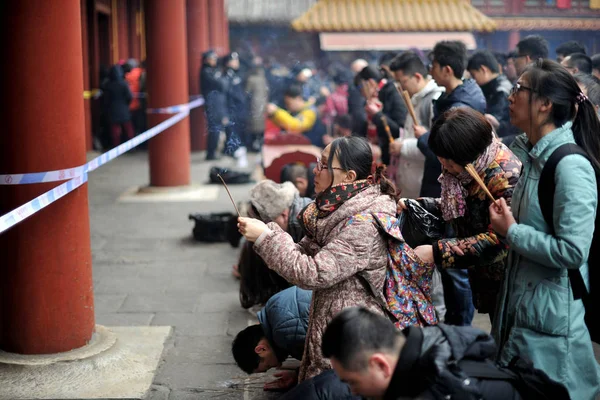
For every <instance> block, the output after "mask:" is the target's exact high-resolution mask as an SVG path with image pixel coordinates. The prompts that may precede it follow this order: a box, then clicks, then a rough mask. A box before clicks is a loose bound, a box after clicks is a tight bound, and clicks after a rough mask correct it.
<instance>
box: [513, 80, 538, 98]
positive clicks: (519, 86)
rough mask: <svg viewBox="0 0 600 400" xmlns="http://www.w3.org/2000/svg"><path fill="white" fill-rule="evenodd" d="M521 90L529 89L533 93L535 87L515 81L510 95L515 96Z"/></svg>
mask: <svg viewBox="0 0 600 400" xmlns="http://www.w3.org/2000/svg"><path fill="white" fill-rule="evenodd" d="M521 90H529V91H530V92H532V93H533V89H532V88H530V87H527V86H523V85H521V84H520V83H518V82H517V83H515V85H514V86H513V87H512V89H510V95H511V96H514V95H516V94H517V93H519V92H520V91H521Z"/></svg>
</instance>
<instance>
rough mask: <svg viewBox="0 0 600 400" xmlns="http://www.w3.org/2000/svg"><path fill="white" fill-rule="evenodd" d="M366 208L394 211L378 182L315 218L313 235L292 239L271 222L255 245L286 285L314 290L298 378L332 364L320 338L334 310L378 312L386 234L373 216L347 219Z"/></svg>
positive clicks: (382, 300) (379, 311) (386, 211)
mask: <svg viewBox="0 0 600 400" xmlns="http://www.w3.org/2000/svg"><path fill="white" fill-rule="evenodd" d="M370 212H377V213H383V214H386V215H389V216H394V215H395V214H396V203H395V201H394V200H393V199H392V198H391V197H389V196H387V195H382V194H381V192H380V190H379V187H377V186H371V187H368V188H366V189H365V190H363V191H362V192H360V193H358V194H356V195H355V196H354V197H352V198H351V199H349V200H348V201H346V202H345V203H343V204H342V205H341V206H340V207H339V208H338V209H337V210H336V211H334V212H332V213H331V214H329V215H328V216H327V217H325V218H322V219H319V220H318V221H317V229H316V235H315V236H314V238H310V237H309V236H305V237H304V239H302V241H301V242H300V243H298V244H295V243H294V241H293V240H292V238H291V237H290V235H288V234H287V233H286V232H284V231H283V230H282V229H281V228H279V226H278V225H277V224H275V223H270V224H268V226H269V228H270V230H271V231H270V232H268V233H265V234H263V235H261V237H260V238H259V239H258V240H257V241H256V243H255V244H254V249H255V251H256V252H257V254H259V255H260V256H261V257H262V258H263V260H264V261H265V263H266V264H267V266H268V267H269V268H271V269H272V270H274V271H276V272H277V273H278V274H280V275H281V276H282V277H283V278H285V279H286V280H287V281H288V282H290V283H291V284H294V285H297V286H298V287H300V288H302V289H307V290H312V291H313V297H312V302H311V308H310V316H309V321H308V332H307V337H306V344H305V348H304V355H303V357H302V364H301V366H300V375H299V380H300V381H303V380H305V379H309V378H312V377H314V376H316V375H318V374H320V373H321V372H323V371H324V370H327V369H330V368H331V365H330V364H329V361H327V360H326V359H325V358H323V354H322V352H321V338H322V336H323V332H324V330H325V328H326V327H327V324H328V323H329V322H330V321H331V320H332V319H333V317H334V316H335V315H336V314H337V313H339V312H340V311H342V310H343V309H344V308H347V307H353V306H363V307H366V308H368V309H370V310H372V311H374V312H377V313H380V314H383V309H382V307H381V305H380V304H383V303H384V302H385V298H384V297H383V286H384V280H385V275H386V266H387V262H388V257H387V254H388V248H387V242H386V239H385V238H384V237H383V236H382V235H381V234H379V231H378V228H377V227H376V226H375V224H373V222H372V221H357V222H356V223H353V224H348V223H347V221H348V219H349V218H350V217H352V216H354V215H356V214H360V213H370ZM375 296H377V298H376V297H375Z"/></svg>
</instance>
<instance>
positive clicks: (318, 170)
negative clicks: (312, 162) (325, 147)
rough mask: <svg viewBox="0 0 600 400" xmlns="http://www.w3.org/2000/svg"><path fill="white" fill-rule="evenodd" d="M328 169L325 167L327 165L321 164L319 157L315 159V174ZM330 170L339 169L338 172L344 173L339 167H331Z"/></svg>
mask: <svg viewBox="0 0 600 400" xmlns="http://www.w3.org/2000/svg"><path fill="white" fill-rule="evenodd" d="M327 169H329V167H328V166H327V164H323V163H322V162H321V157H317V172H319V173H320V172H321V171H323V170H327ZM331 169H339V170H340V171H345V170H344V168H340V167H331Z"/></svg>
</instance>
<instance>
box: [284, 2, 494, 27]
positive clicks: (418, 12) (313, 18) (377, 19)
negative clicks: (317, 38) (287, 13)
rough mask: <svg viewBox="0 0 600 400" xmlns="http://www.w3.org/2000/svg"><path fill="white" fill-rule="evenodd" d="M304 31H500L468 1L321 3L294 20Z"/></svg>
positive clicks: (293, 25)
mask: <svg viewBox="0 0 600 400" xmlns="http://www.w3.org/2000/svg"><path fill="white" fill-rule="evenodd" d="M292 27H293V28H294V29H295V30H296V31H300V32H416V31H420V32H432V31H436V32H439V31H480V32H492V31H494V30H496V24H495V22H494V21H493V20H492V19H490V18H489V17H487V16H485V15H484V14H482V13H481V12H480V11H479V10H477V9H476V8H475V7H473V6H471V4H470V2H469V1H466V0H319V1H318V2H316V4H314V5H313V6H312V7H311V8H310V9H309V10H308V11H306V12H305V13H304V14H302V15H301V16H300V17H298V18H296V19H295V20H294V21H292Z"/></svg>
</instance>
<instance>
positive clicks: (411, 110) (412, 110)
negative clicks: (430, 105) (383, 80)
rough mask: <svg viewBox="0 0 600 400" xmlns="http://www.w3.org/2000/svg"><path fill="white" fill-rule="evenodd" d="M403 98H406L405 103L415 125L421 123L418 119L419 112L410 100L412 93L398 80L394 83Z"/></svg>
mask: <svg viewBox="0 0 600 400" xmlns="http://www.w3.org/2000/svg"><path fill="white" fill-rule="evenodd" d="M394 86H395V87H396V90H397V91H398V94H399V95H400V97H402V100H404V104H406V109H407V110H408V112H409V114H410V117H411V118H412V119H413V123H414V125H419V121H418V120H417V114H416V113H415V108H414V107H413V104H412V101H410V95H409V94H408V92H407V91H406V90H404V88H402V84H401V83H400V82H398V81H396V84H395V85H394Z"/></svg>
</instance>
